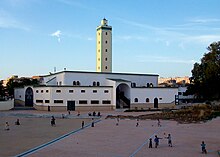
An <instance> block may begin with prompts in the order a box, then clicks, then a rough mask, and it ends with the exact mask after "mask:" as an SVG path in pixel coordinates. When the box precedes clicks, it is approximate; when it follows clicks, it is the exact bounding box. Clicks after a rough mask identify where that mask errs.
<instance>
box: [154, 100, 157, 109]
mask: <svg viewBox="0 0 220 157" xmlns="http://www.w3.org/2000/svg"><path fill="white" fill-rule="evenodd" d="M154 108H158V99H157V98H155V99H154Z"/></svg>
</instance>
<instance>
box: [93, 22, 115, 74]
mask: <svg viewBox="0 0 220 157" xmlns="http://www.w3.org/2000/svg"><path fill="white" fill-rule="evenodd" d="M96 71H97V72H112V27H111V26H108V21H107V20H106V19H105V18H104V19H103V20H102V21H101V25H100V26H98V27H97V28H96Z"/></svg>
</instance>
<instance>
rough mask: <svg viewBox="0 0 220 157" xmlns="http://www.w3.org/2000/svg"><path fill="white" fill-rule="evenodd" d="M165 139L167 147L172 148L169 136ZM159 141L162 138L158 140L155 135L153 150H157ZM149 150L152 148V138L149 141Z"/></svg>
mask: <svg viewBox="0 0 220 157" xmlns="http://www.w3.org/2000/svg"><path fill="white" fill-rule="evenodd" d="M165 138H166V139H167V140H168V145H169V147H173V145H172V139H171V134H168V136H167V137H165ZM160 139H162V138H160V137H158V136H157V135H155V137H154V143H155V148H157V147H158V146H159V140H160ZM149 148H153V142H152V138H150V139H149Z"/></svg>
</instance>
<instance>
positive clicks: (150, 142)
mask: <svg viewBox="0 0 220 157" xmlns="http://www.w3.org/2000/svg"><path fill="white" fill-rule="evenodd" d="M149 148H152V138H150V139H149Z"/></svg>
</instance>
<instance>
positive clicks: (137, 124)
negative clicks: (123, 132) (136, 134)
mask: <svg viewBox="0 0 220 157" xmlns="http://www.w3.org/2000/svg"><path fill="white" fill-rule="evenodd" d="M138 126H139V119H137V123H136V127H138Z"/></svg>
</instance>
